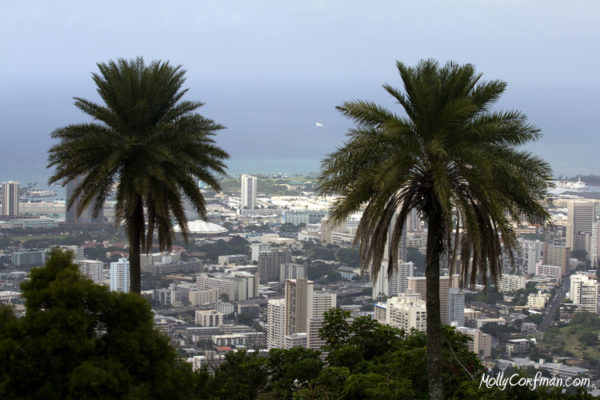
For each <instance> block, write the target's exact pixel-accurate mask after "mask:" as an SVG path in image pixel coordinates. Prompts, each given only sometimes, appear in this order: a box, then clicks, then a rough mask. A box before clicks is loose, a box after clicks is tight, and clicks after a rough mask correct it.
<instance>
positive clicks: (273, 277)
mask: <svg viewBox="0 0 600 400" xmlns="http://www.w3.org/2000/svg"><path fill="white" fill-rule="evenodd" d="M291 261H292V252H291V250H290V249H288V248H287V247H283V248H274V249H271V251H264V252H260V253H259V254H258V276H259V279H260V283H262V284H265V283H267V282H273V281H279V273H280V272H281V271H280V269H281V264H289V263H290V262H291Z"/></svg>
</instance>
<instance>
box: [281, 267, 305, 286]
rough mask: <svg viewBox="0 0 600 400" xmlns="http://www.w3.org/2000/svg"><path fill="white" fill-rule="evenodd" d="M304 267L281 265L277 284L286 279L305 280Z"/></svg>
mask: <svg viewBox="0 0 600 400" xmlns="http://www.w3.org/2000/svg"><path fill="white" fill-rule="evenodd" d="M306 277H307V276H306V266H305V265H298V264H281V266H280V267H279V282H285V281H286V280H287V279H301V278H306Z"/></svg>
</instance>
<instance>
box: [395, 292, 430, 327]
mask: <svg viewBox="0 0 600 400" xmlns="http://www.w3.org/2000/svg"><path fill="white" fill-rule="evenodd" d="M386 306H387V309H386V318H385V320H386V324H387V325H390V326H393V327H394V328H398V329H404V331H406V332H408V331H410V330H411V329H416V330H418V331H421V332H425V331H426V330H427V310H426V307H425V301H423V300H421V295H419V294H418V293H401V294H400V295H398V296H396V297H392V298H389V299H388V300H387V303H386Z"/></svg>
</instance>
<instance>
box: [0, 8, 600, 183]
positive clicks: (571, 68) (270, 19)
mask: <svg viewBox="0 0 600 400" xmlns="http://www.w3.org/2000/svg"><path fill="white" fill-rule="evenodd" d="M0 38H2V39H0V181H6V180H9V179H13V180H19V181H22V182H31V181H38V182H39V183H40V185H41V186H43V184H44V183H45V182H44V181H45V180H47V177H48V176H49V175H50V174H51V172H52V171H49V170H46V168H45V166H46V160H47V150H48V148H49V147H50V146H51V145H52V140H51V139H50V133H51V132H52V131H53V130H54V129H56V128H59V127H61V126H65V125H68V124H71V123H79V122H83V121H86V120H87V119H86V117H85V116H84V115H83V114H82V113H81V112H80V111H78V110H77V109H76V108H75V107H74V106H73V97H74V96H77V97H83V98H86V99H90V100H94V101H98V96H97V94H96V92H95V88H94V84H93V82H92V79H91V74H92V73H93V72H96V71H97V67H96V63H98V62H107V61H109V60H115V59H117V58H128V59H131V58H135V57H138V56H142V57H144V59H145V60H146V61H151V60H157V59H160V60H168V61H169V62H171V63H172V64H174V65H182V66H183V68H184V69H185V70H186V71H187V74H186V76H187V81H186V85H185V86H186V87H188V88H189V92H188V94H187V95H186V98H187V99H189V100H196V101H202V102H204V103H205V105H204V106H203V107H202V108H201V109H200V110H199V111H200V113H202V114H203V115H204V116H206V117H208V118H211V119H213V120H215V121H217V122H218V123H220V124H222V125H225V126H226V127H227V129H225V130H223V131H220V132H219V133H218V136H217V141H218V143H219V144H220V145H221V146H222V147H223V148H224V149H225V150H226V151H228V152H229V153H230V155H231V160H230V162H229V164H230V172H232V173H241V172H267V170H271V172H278V171H282V172H308V171H311V170H312V171H318V168H319V160H320V159H321V158H322V157H323V156H324V155H326V154H328V153H331V152H333V151H335V149H336V147H337V146H340V145H341V144H342V143H343V141H344V138H345V133H346V131H347V129H348V128H349V127H351V123H350V121H348V120H346V119H345V118H344V117H343V116H341V115H340V114H339V112H337V111H336V110H335V106H336V105H340V104H342V103H343V102H344V101H349V100H356V99H364V100H373V101H375V102H378V103H380V104H382V105H384V106H386V107H389V108H390V109H392V110H395V111H397V112H400V110H399V106H398V105H397V104H394V103H393V102H392V101H391V99H390V98H389V96H388V95H387V93H385V92H384V90H383V89H382V88H381V85H382V84H384V83H389V84H391V85H393V86H396V87H401V83H400V79H399V76H398V72H397V69H396V61H401V62H403V63H404V64H407V65H415V64H417V63H418V61H419V60H421V59H427V58H435V59H437V60H438V61H439V62H440V63H445V62H447V61H449V60H453V61H456V62H458V63H472V64H474V65H475V67H476V68H477V71H478V72H481V73H483V79H485V80H494V79H501V80H503V81H505V82H507V83H508V88H507V90H506V92H505V94H504V96H503V97H502V99H501V100H500V101H499V102H498V105H497V107H498V108H499V109H516V110H520V111H522V112H524V113H525V114H526V115H527V116H528V117H529V120H530V122H532V123H533V124H534V125H536V126H538V127H539V128H541V129H542V133H543V138H542V139H541V140H539V141H538V142H537V143H535V144H532V145H530V146H529V147H528V150H531V151H532V152H534V153H536V154H538V155H540V156H542V157H543V158H545V159H546V160H547V161H548V162H550V164H551V165H552V166H553V169H554V173H555V175H556V176H558V175H574V174H577V173H596V174H600V163H598V162H597V159H598V149H599V148H600V132H599V130H598V126H600V116H599V115H600V112H599V111H598V108H599V106H600V77H599V75H598V66H599V65H600V52H599V51H598V49H599V48H598V46H599V43H600V2H598V1H596V0H585V1H584V0H570V1H568V2H567V1H553V0H543V1H537V0H528V1H527V0H523V1H520V0H479V1H466V0H464V1H463V0H455V1H398V0H396V1H383V0H382V1H373V0H371V1H355V0H344V1H316V0H314V1H310V0H302V1H300V0H287V1H281V0H280V1H251V0H246V1H235V0H231V1H228V0H218V1H201V0H196V1H175V0H172V1H157V0H156V1H155V0H146V1H126V0H120V1H111V0H108V1H106V0H105V1H101V2H87V1H59V0H56V1H41V0H40V1H28V0H1V1H0ZM317 122H319V123H320V125H322V126H317V124H316V123H317ZM286 169H287V170H286Z"/></svg>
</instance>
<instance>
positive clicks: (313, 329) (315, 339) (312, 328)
mask: <svg viewBox="0 0 600 400" xmlns="http://www.w3.org/2000/svg"><path fill="white" fill-rule="evenodd" d="M336 303H337V297H336V294H335V293H326V292H319V291H317V292H314V293H313V315H312V317H311V318H310V319H309V320H308V323H307V324H308V325H307V332H306V333H307V336H306V347H307V348H309V349H315V350H319V349H320V348H321V346H323V345H325V341H324V340H322V339H321V337H320V336H319V329H321V328H322V327H323V316H324V314H325V312H327V311H329V310H330V309H332V308H335V307H336Z"/></svg>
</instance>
